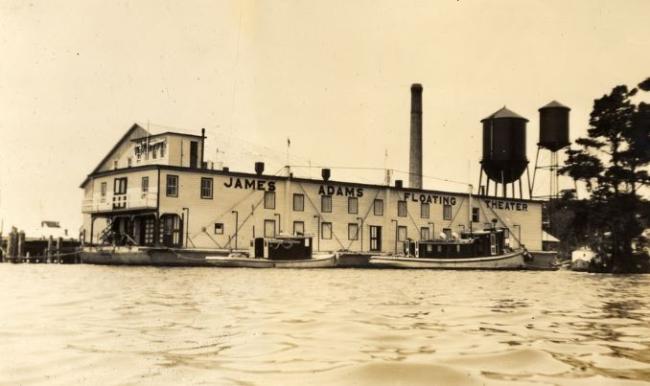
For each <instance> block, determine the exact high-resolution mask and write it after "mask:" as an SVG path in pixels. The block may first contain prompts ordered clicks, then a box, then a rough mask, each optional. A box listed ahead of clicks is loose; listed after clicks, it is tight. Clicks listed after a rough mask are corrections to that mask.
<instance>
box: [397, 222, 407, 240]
mask: <svg viewBox="0 0 650 386" xmlns="http://www.w3.org/2000/svg"><path fill="white" fill-rule="evenodd" d="M406 237H407V230H406V227H405V226H403V225H400V226H398V227H397V241H406Z"/></svg>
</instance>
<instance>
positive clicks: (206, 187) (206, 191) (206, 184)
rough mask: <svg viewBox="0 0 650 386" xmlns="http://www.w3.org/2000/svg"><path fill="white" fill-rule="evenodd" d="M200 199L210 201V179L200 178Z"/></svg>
mask: <svg viewBox="0 0 650 386" xmlns="http://www.w3.org/2000/svg"><path fill="white" fill-rule="evenodd" d="M201 198H209V199H212V178H208V177H202V178H201Z"/></svg>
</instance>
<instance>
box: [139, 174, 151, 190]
mask: <svg viewBox="0 0 650 386" xmlns="http://www.w3.org/2000/svg"><path fill="white" fill-rule="evenodd" d="M140 185H141V188H142V193H147V192H148V191H149V177H142V183H141V184H140Z"/></svg>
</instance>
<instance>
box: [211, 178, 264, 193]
mask: <svg viewBox="0 0 650 386" xmlns="http://www.w3.org/2000/svg"><path fill="white" fill-rule="evenodd" d="M223 186H225V187H226V188H233V189H252V190H267V186H268V190H269V191H270V192H274V191H275V181H265V180H256V179H250V178H244V179H242V178H233V177H230V178H229V179H228V181H226V182H224V183H223Z"/></svg>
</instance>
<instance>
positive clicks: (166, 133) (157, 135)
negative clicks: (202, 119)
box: [131, 131, 207, 142]
mask: <svg viewBox="0 0 650 386" xmlns="http://www.w3.org/2000/svg"><path fill="white" fill-rule="evenodd" d="M163 135H178V136H181V137H193V138H207V137H201V136H200V135H196V134H186V133H179V132H177V131H165V132H162V133H158V134H151V135H149V136H148V138H155V137H161V136H163ZM145 138H147V137H140V138H133V139H132V140H131V141H132V142H135V141H140V140H142V139H145Z"/></svg>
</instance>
